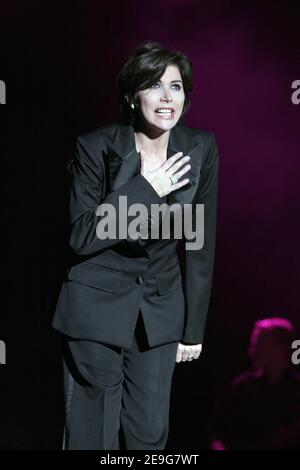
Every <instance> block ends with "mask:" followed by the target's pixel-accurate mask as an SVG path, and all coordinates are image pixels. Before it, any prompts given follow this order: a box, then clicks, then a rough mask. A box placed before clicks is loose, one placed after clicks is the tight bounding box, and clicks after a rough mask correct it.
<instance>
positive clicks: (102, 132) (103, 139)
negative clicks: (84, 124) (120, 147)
mask: <svg viewBox="0 0 300 470" xmlns="http://www.w3.org/2000/svg"><path fill="white" fill-rule="evenodd" d="M118 125H119V123H118V122H114V123H112V124H107V125H105V126H101V127H97V128H96V129H93V130H91V131H89V132H86V133H84V134H82V135H79V136H78V137H77V139H78V140H81V141H83V142H85V143H86V144H87V145H88V147H89V148H91V149H92V150H93V151H94V152H95V153H96V154H99V152H100V151H101V150H103V148H107V144H109V143H111V142H112V140H113V138H114V135H115V132H116V129H117V127H118Z"/></svg>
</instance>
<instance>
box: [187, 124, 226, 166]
mask: <svg viewBox="0 0 300 470" xmlns="http://www.w3.org/2000/svg"><path fill="white" fill-rule="evenodd" d="M179 128H180V129H181V130H182V131H183V132H184V134H185V136H186V138H187V139H188V140H191V141H192V142H193V143H194V146H196V145H198V144H201V143H202V145H203V154H204V162H207V161H208V160H209V156H210V155H211V154H213V155H215V156H218V149H217V144H216V139H215V134H214V133H213V132H211V131H206V130H203V129H197V128H194V127H187V126H184V125H182V124H180V125H179Z"/></svg>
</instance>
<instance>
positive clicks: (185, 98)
mask: <svg viewBox="0 0 300 470" xmlns="http://www.w3.org/2000/svg"><path fill="white" fill-rule="evenodd" d="M192 75H193V71H192V63H191V62H190V60H189V59H188V57H187V56H186V55H185V54H183V53H181V52H179V51H173V50H169V49H166V48H163V47H162V46H161V45H160V44H159V43H157V42H153V41H147V42H146V43H144V44H142V45H141V46H140V47H138V48H137V49H135V50H134V51H133V53H132V54H131V55H130V56H129V57H128V58H127V59H126V60H125V62H124V63H123V65H122V68H121V70H120V73H119V75H118V79H117V100H118V107H119V110H120V113H121V115H122V121H123V122H124V123H127V124H131V125H133V126H134V127H135V128H136V129H139V130H142V131H144V132H148V133H150V134H153V135H154V136H155V135H157V136H159V135H161V134H163V133H164V132H166V131H167V132H168V131H170V130H171V128H173V127H174V126H175V125H176V124H177V122H181V121H182V118H183V116H184V114H185V113H186V112H187V110H188V109H189V106H190V97H189V93H190V92H191V91H192V88H193V85H192ZM162 108H164V109H162ZM159 110H160V111H159Z"/></svg>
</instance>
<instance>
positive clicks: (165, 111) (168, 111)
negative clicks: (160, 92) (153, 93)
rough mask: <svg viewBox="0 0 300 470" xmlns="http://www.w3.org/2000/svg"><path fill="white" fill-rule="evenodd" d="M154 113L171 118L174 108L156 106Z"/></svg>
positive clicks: (163, 117) (164, 117)
mask: <svg viewBox="0 0 300 470" xmlns="http://www.w3.org/2000/svg"><path fill="white" fill-rule="evenodd" d="M155 114H156V116H159V117H160V118H162V119H173V117H174V115H175V110H174V108H157V109H156V110H155Z"/></svg>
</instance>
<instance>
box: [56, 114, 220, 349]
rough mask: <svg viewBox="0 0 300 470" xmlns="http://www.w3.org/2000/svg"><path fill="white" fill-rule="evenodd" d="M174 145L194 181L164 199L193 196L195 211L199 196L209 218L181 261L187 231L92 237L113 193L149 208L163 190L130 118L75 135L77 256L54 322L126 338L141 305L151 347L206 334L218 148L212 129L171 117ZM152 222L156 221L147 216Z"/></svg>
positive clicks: (80, 332) (124, 341)
mask: <svg viewBox="0 0 300 470" xmlns="http://www.w3.org/2000/svg"><path fill="white" fill-rule="evenodd" d="M179 151H182V152H183V154H184V155H190V162H189V163H190V165H191V169H190V171H189V178H190V180H191V181H190V183H188V184H187V185H185V186H183V187H182V188H180V189H178V190H176V191H173V192H172V193H170V194H169V195H168V203H169V204H170V205H171V204H174V203H178V204H180V206H181V207H183V204H187V203H192V204H193V210H194V209H195V204H196V203H202V204H204V220H205V227H204V245H203V247H202V248H201V249H200V250H196V251H194V250H185V259H184V264H185V265H184V269H183V270H181V269H180V262H179V261H180V260H179V257H178V254H177V245H178V243H183V240H180V241H179V240H177V239H174V238H171V239H168V240H167V239H165V240H164V239H156V240H153V239H152V240H151V239H149V240H142V239H138V240H131V239H130V238H126V239H118V238H116V239H106V240H102V239H100V238H98V237H97V233H96V227H97V224H98V222H99V220H100V219H101V218H103V215H102V216H101V215H97V214H99V212H98V211H97V208H98V206H100V205H101V204H104V203H110V204H113V206H114V207H115V209H116V213H117V214H118V209H119V204H120V200H119V196H127V205H128V207H129V206H130V205H131V204H134V203H143V204H144V205H145V206H146V207H147V208H148V210H149V214H150V209H151V204H155V203H156V204H161V203H163V202H164V201H165V199H166V198H160V197H159V196H158V194H157V193H156V191H155V190H154V189H153V187H152V186H151V185H150V183H149V182H148V181H147V180H146V179H145V178H144V177H143V176H142V175H141V174H139V155H138V153H137V150H136V146H135V139H134V129H133V127H132V126H131V125H127V124H124V123H118V122H117V123H113V124H111V125H108V126H103V127H101V128H98V129H96V130H95V131H93V132H90V133H88V134H85V135H83V136H80V137H78V139H77V143H76V152H75V157H74V160H73V162H72V165H71V169H72V173H73V179H72V186H71V194H70V222H71V233H70V239H69V244H70V246H71V248H72V250H73V253H74V262H73V263H72V265H71V266H70V267H69V268H68V269H67V271H66V277H65V280H64V282H63V285H62V287H61V291H60V294H59V298H58V302H57V305H56V310H55V315H54V320H53V327H54V328H55V329H57V330H59V331H61V332H63V333H65V334H67V335H70V336H73V337H75V338H82V339H90V340H96V341H100V342H104V343H108V344H111V345H115V346H119V347H130V345H131V341H132V337H133V334H134V328H135V322H136V319H137V316H138V313H139V310H141V312H142V315H143V319H144V324H145V328H146V332H147V336H148V341H149V344H150V346H151V347H154V346H157V345H160V344H164V343H169V342H172V341H180V340H183V341H186V342H190V343H201V342H202V340H203V335H204V327H205V321H206V317H207V311H208V306H209V298H210V291H211V283H212V276H213V260H214V250H215V231H216V207H217V175H218V160H219V159H218V149H217V145H216V142H215V138H214V135H213V133H209V132H206V131H201V130H198V129H192V128H189V127H186V126H184V125H182V124H177V125H176V126H175V127H174V128H172V129H171V131H170V138H169V144H168V152H167V157H168V158H170V156H172V155H174V153H177V152H179ZM185 177H186V175H184V176H183V177H182V178H185ZM135 217H136V216H135ZM135 217H131V218H130V217H128V223H129V222H130V221H131V220H132V219H133V218H135ZM148 221H149V222H151V220H149V219H148V218H147V219H144V220H143V222H142V224H143V223H147V222H148ZM152 223H154V224H155V223H158V224H159V221H157V220H155V219H154V218H152ZM117 226H118V224H117ZM117 229H118V227H117ZM117 234H118V231H117Z"/></svg>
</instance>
